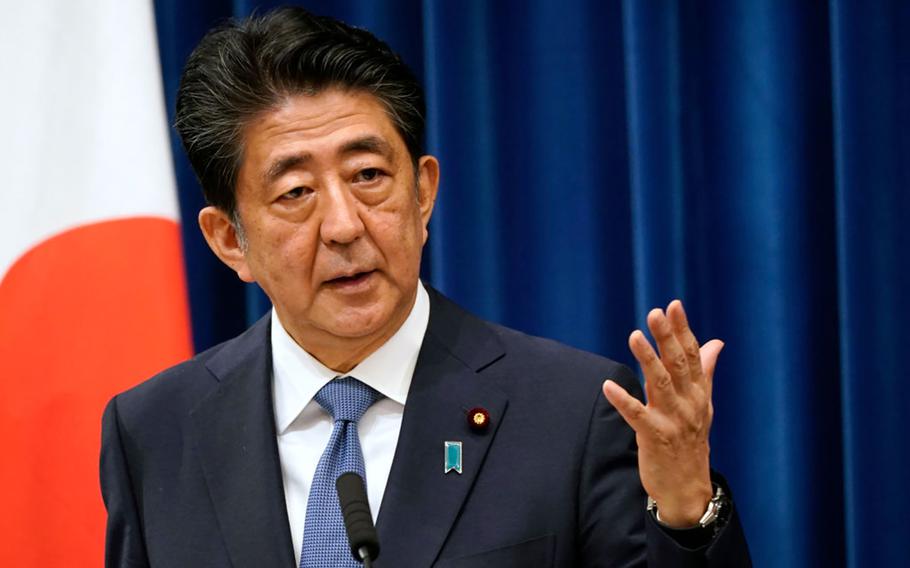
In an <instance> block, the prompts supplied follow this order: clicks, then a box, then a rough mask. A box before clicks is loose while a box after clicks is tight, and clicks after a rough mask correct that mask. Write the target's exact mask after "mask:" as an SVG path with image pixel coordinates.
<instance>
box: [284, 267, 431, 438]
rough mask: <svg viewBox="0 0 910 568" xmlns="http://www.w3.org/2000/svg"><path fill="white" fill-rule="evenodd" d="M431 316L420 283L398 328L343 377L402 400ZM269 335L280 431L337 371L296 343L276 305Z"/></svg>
mask: <svg viewBox="0 0 910 568" xmlns="http://www.w3.org/2000/svg"><path fill="white" fill-rule="evenodd" d="M429 320H430V298H429V296H428V295H427V292H426V290H424V288H423V284H422V283H421V282H418V286H417V299H416V300H415V301H414V306H413V307H412V308H411V313H410V314H408V317H407V319H406V320H405V321H404V323H403V324H402V325H401V327H400V328H398V331H396V332H395V334H394V335H392V337H390V338H389V340H388V341H386V342H385V343H384V344H382V345H381V346H380V347H379V349H377V350H376V351H374V352H373V353H371V354H370V355H369V356H368V357H367V358H366V359H364V360H363V361H361V362H360V364H358V365H357V366H356V367H354V368H353V369H351V371H350V372H349V373H346V374H345V375H344V376H350V377H356V378H357V379H358V380H360V381H362V382H364V383H366V384H367V385H369V386H371V387H373V388H374V389H376V390H377V391H379V392H380V393H382V394H383V395H385V396H386V397H387V398H389V399H391V400H394V401H395V402H397V403H399V404H401V405H404V403H405V400H406V399H407V395H408V389H409V388H410V386H411V378H412V377H413V375H414V368H415V367H416V365H417V355H418V354H419V353H420V346H421V344H422V343H423V336H424V334H425V333H426V330H427V324H428V323H429ZM271 340H272V377H273V381H274V383H273V387H274V388H273V393H274V394H273V396H274V400H273V406H274V408H275V426H276V429H277V431H278V434H283V433H284V431H285V430H287V429H288V427H289V426H290V425H291V424H292V423H293V422H294V420H295V419H296V418H297V416H299V415H300V413H301V412H302V411H303V409H304V407H306V405H307V404H309V403H310V401H311V400H312V399H313V397H314V396H316V393H317V392H319V389H321V388H322V387H323V386H325V384H326V383H328V382H329V381H331V380H332V379H333V378H335V377H338V376H341V375H340V374H339V373H336V372H335V371H333V370H331V369H329V368H328V367H326V366H325V365H323V364H322V363H320V362H319V361H318V360H317V359H316V358H315V357H313V356H312V355H310V354H309V353H307V352H306V351H305V350H304V349H303V348H301V347H300V346H299V345H297V342H295V341H294V339H293V338H292V337H291V336H290V334H288V332H287V331H286V330H285V329H284V326H283V325H282V323H281V321H279V319H278V314H277V312H276V311H275V308H272V323H271Z"/></svg>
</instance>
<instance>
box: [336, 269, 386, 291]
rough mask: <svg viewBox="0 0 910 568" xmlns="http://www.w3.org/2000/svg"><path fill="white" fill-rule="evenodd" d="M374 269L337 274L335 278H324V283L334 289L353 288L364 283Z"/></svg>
mask: <svg viewBox="0 0 910 568" xmlns="http://www.w3.org/2000/svg"><path fill="white" fill-rule="evenodd" d="M374 272H375V270H367V271H366V272H356V273H354V274H351V275H350V276H339V277H337V278H332V279H331V280H326V282H325V283H326V285H328V286H331V287H332V288H336V289H342V290H346V289H354V288H357V287H359V286H361V285H363V284H365V283H366V281H367V280H369V278H370V276H372V275H373V273H374Z"/></svg>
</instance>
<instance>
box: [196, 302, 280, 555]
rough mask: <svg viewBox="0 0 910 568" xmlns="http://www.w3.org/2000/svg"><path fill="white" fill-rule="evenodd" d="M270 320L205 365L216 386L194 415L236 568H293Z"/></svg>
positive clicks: (202, 457) (217, 511) (214, 501)
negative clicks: (273, 381)
mask: <svg viewBox="0 0 910 568" xmlns="http://www.w3.org/2000/svg"><path fill="white" fill-rule="evenodd" d="M269 322H270V319H269V318H268V317H265V318H263V319H262V320H260V321H259V323H257V324H256V325H255V326H253V327H252V328H250V329H249V330H248V331H247V332H246V333H244V334H243V335H241V336H240V337H238V338H237V339H236V340H234V341H233V342H232V344H231V345H227V346H225V347H224V348H222V349H221V351H220V352H219V353H218V354H217V355H216V356H215V357H213V358H212V359H211V360H210V361H209V362H208V363H207V365H206V366H207V367H208V369H209V370H210V371H211V372H212V373H213V374H214V375H215V376H216V378H218V380H219V385H218V387H217V389H216V390H215V391H213V392H212V393H211V394H210V395H209V396H208V397H207V398H205V399H204V400H203V401H202V402H201V403H200V404H199V405H198V406H197V408H196V409H195V410H194V411H193V414H192V415H193V421H194V424H195V428H196V437H195V441H196V449H197V450H198V452H199V457H200V460H201V466H202V470H203V474H204V477H205V481H206V483H207V485H208V489H209V494H210V495H211V498H212V505H213V507H214V509H215V514H216V516H217V519H218V525H219V528H220V529H221V532H222V535H223V536H224V542H225V545H226V546H227V549H228V552H229V554H230V556H231V561H232V564H233V565H234V566H235V567H236V568H243V567H254V566H288V567H290V566H294V565H295V564H296V562H295V560H294V553H293V546H292V544H291V534H290V529H289V524H288V519H287V508H286V504H285V499H284V484H283V481H282V476H281V466H280V463H279V459H278V447H277V442H276V437H275V419H274V411H273V406H272V396H271V392H272V390H271V376H272V369H271V349H270V347H269V344H270V342H269Z"/></svg>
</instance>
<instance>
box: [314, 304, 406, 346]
mask: <svg viewBox="0 0 910 568" xmlns="http://www.w3.org/2000/svg"><path fill="white" fill-rule="evenodd" d="M393 315H394V312H389V311H388V310H382V309H380V310H373V309H362V308H361V309H357V308H347V309H345V310H343V313H337V312H336V313H335V314H333V316H334V317H333V318H332V321H331V322H327V325H326V326H325V328H324V329H325V330H326V331H328V332H329V333H331V334H332V335H336V336H338V337H346V338H350V339H355V338H358V337H368V336H370V335H373V334H376V333H380V332H381V331H383V329H384V328H385V327H386V326H387V325H388V324H389V322H390V321H391V320H392V319H393Z"/></svg>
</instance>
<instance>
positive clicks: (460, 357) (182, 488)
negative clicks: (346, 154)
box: [101, 290, 749, 568]
mask: <svg viewBox="0 0 910 568" xmlns="http://www.w3.org/2000/svg"><path fill="white" fill-rule="evenodd" d="M430 298H431V308H430V322H429V326H428V329H427V333H426V337H425V339H424V342H423V345H422V347H421V350H420V355H419V358H418V362H417V367H416V370H415V372H414V377H413V381H412V383H411V388H410V391H409V393H408V399H407V405H406V407H405V411H404V417H403V421H402V426H401V434H400V437H399V441H398V446H397V449H396V451H395V459H394V462H393V464H392V469H391V472H390V475H389V480H388V485H387V487H386V490H385V494H384V497H383V500H382V506H381V509H380V511H379V519H378V523H377V528H378V531H379V538H380V542H381V546H382V550H381V553H380V556H379V559H378V561H377V562H376V563H375V566H377V567H378V568H383V567H386V568H392V567H395V568H400V567H410V566H414V567H428V566H438V567H440V568H443V567H449V568H455V567H459V566H465V567H471V568H481V567H487V566H488V567H497V568H504V567H510V566H515V567H518V566H521V567H532V566H533V567H549V566H565V567H568V566H616V567H628V566H644V565H646V564H647V565H650V566H679V567H682V566H748V565H749V558H748V550H747V548H746V544H745V540H744V537H743V534H742V529H741V527H740V524H739V521H738V519H737V517H736V515H735V512H734V514H733V515H732V517H731V519H730V520H729V522H728V523H727V525H726V526H725V528H724V529H723V530H722V531H721V532H720V534H719V535H718V536H717V537H716V538H715V540H714V541H713V544H711V545H710V546H708V547H705V548H702V549H697V550H688V549H686V548H684V547H682V546H680V545H679V544H678V543H677V542H676V541H675V540H674V539H672V538H671V537H670V536H668V535H667V533H665V532H664V531H663V530H661V529H660V527H659V526H658V525H657V524H656V523H654V521H653V520H651V519H650V516H649V515H648V514H646V513H645V500H646V497H645V494H644V491H643V489H642V487H641V484H640V481H639V478H638V472H637V459H636V448H635V438H634V433H633V432H632V430H631V429H630V428H629V427H628V426H627V425H626V424H625V423H624V422H623V420H622V418H620V416H619V415H618V414H617V413H616V412H615V410H613V408H612V407H611V406H610V405H609V403H607V401H606V400H605V399H604V397H603V395H602V394H601V390H600V388H601V384H602V382H603V380H604V378H606V377H611V378H613V379H614V380H616V381H617V382H619V383H620V384H621V385H623V386H624V387H625V388H626V389H628V390H630V391H631V392H635V393H636V394H637V395H638V396H639V397H640V396H641V388H640V386H639V384H638V382H637V380H636V378H635V376H634V375H633V373H632V372H631V371H630V370H629V369H628V368H627V367H624V366H622V365H620V364H618V363H615V362H613V361H610V360H608V359H604V358H602V357H599V356H596V355H593V354H590V353H585V352H581V351H577V350H574V349H571V348H569V347H566V346H564V345H561V344H558V343H556V342H553V341H549V340H545V339H540V338H534V337H529V336H527V335H524V334H521V333H519V332H516V331H513V330H510V329H507V328H504V327H501V326H497V325H494V324H490V323H488V322H484V321H481V320H480V319H477V318H475V317H474V316H472V315H470V314H468V313H466V312H464V311H463V310H461V309H460V308H458V307H457V306H455V305H454V304H452V303H451V302H449V301H448V300H446V299H445V298H443V297H442V296H441V295H440V294H438V293H437V292H434V291H432V290H430ZM269 323H270V322H269V318H268V317H266V318H263V319H262V320H261V321H259V322H258V323H257V324H255V325H254V326H253V327H251V328H250V329H249V330H247V331H246V332H245V333H244V334H242V335H240V336H239V337H237V338H235V339H233V340H230V341H228V342H226V343H223V344H221V345H219V346H217V347H214V348H212V349H210V350H208V351H206V352H204V353H201V354H200V355H198V356H196V357H195V358H194V359H192V360H190V361H187V362H185V363H182V364H180V365H177V366H176V367H173V368H171V369H169V370H167V371H165V372H163V373H161V374H160V375H158V376H156V377H154V378H152V379H150V380H149V381H146V382H145V383H143V384H141V385H139V386H137V387H135V388H133V389H131V390H130V391H128V392H125V393H123V394H121V395H118V396H117V397H115V398H114V399H113V400H112V401H111V402H110V404H109V405H108V407H107V410H106V411H105V415H104V421H103V436H102V438H103V439H102V454H101V485H102V492H103V495H104V500H105V504H106V506H107V509H108V515H109V520H108V532H107V563H108V565H109V566H131V567H132V566H137V567H138V566H168V567H193V568H196V567H205V566H233V567H236V568H248V567H249V568H252V567H257V568H259V567H272V566H275V567H286V568H291V567H293V566H296V560H295V558H294V557H293V556H294V555H293V548H292V544H291V534H290V529H289V528H288V519H287V511H286V505H285V500H284V491H283V484H282V478H281V468H280V465H279V459H278V448H277V443H276V433H275V421H274V415H273V405H272V394H271V374H272V362H271V348H270V342H269ZM477 406H481V407H484V408H486V409H487V410H488V411H489V413H490V416H491V418H492V422H491V425H490V427H489V429H488V430H487V431H485V432H475V431H472V430H471V429H470V428H469V426H468V421H467V418H466V411H467V409H470V408H473V407H477ZM450 440H460V441H462V442H463V473H462V474H461V475H459V474H457V473H455V472H450V473H444V448H443V444H444V442H445V441H450Z"/></svg>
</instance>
